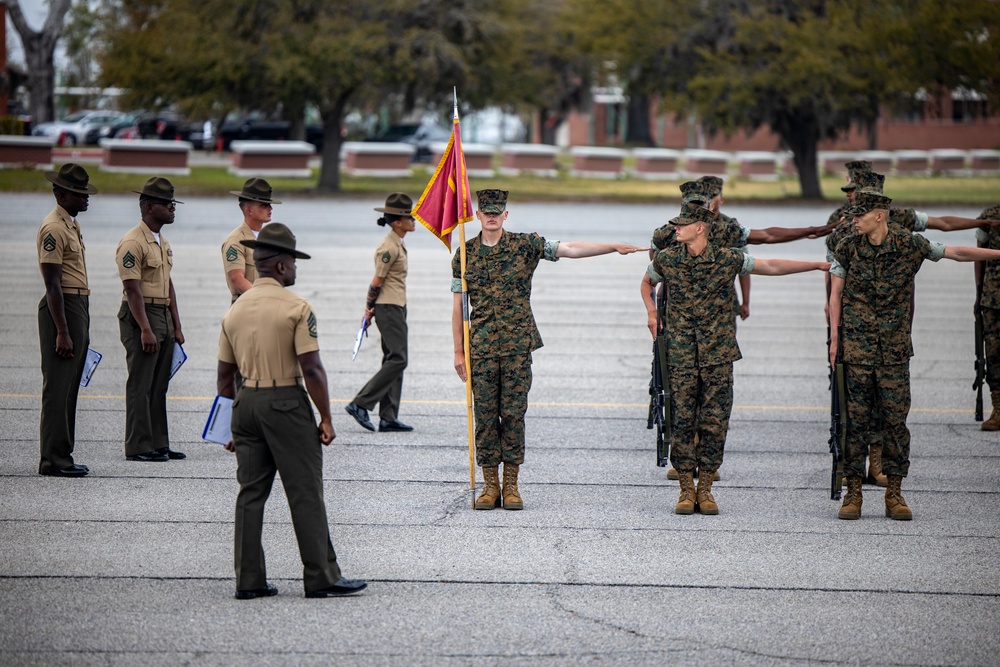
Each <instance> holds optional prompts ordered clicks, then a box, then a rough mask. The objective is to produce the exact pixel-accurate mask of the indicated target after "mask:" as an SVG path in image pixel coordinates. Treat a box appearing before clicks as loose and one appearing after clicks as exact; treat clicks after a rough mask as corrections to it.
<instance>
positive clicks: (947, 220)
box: [927, 215, 1000, 232]
mask: <svg viewBox="0 0 1000 667" xmlns="http://www.w3.org/2000/svg"><path fill="white" fill-rule="evenodd" d="M997 225H1000V220H979V219H978V218H958V217H955V216H953V215H943V216H941V217H940V218H935V217H933V216H928V217H927V227H928V228H929V229H939V230H941V231H942V232H956V231H959V230H961V229H975V228H976V227H995V226H997Z"/></svg>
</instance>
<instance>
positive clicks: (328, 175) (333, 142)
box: [316, 107, 343, 192]
mask: <svg viewBox="0 0 1000 667" xmlns="http://www.w3.org/2000/svg"><path fill="white" fill-rule="evenodd" d="M321 113H322V116H323V152H322V153H321V161H320V167H319V182H318V183H317V184H316V189H317V190H319V191H320V192H340V144H341V138H340V126H341V124H342V120H343V107H339V110H332V109H324V110H322V112H321Z"/></svg>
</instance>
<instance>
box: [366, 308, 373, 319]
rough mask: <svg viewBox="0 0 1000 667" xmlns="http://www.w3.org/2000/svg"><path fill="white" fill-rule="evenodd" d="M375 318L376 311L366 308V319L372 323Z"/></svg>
mask: <svg viewBox="0 0 1000 667" xmlns="http://www.w3.org/2000/svg"><path fill="white" fill-rule="evenodd" d="M374 317H375V309H374V308H367V307H366V308H365V319H367V320H368V321H369V322H371V321H372V319H374Z"/></svg>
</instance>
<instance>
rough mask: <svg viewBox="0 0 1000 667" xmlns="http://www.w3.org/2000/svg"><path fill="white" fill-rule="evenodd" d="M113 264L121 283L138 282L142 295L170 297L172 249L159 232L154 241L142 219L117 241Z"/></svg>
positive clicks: (159, 297)
mask: <svg viewBox="0 0 1000 667" xmlns="http://www.w3.org/2000/svg"><path fill="white" fill-rule="evenodd" d="M115 264H117V265H118V277H119V278H121V279H122V281H123V282H124V281H126V280H138V281H139V287H140V289H141V290H142V296H143V297H144V298H155V299H169V298H170V269H171V268H173V265H174V251H173V250H171V249H170V243H168V242H167V238H166V237H165V236H164V235H163V233H162V232H161V233H160V242H159V243H157V242H156V238H155V237H154V236H153V232H151V231H150V229H149V227H147V226H146V223H144V222H140V223H139V224H138V225H136V226H135V227H133V228H132V229H130V230H128V232H126V233H125V236H123V237H122V240H121V241H119V242H118V250H117V252H116V253H115ZM122 301H127V297H126V296H124V295H123V296H122Z"/></svg>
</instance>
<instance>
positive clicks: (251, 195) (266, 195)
mask: <svg viewBox="0 0 1000 667" xmlns="http://www.w3.org/2000/svg"><path fill="white" fill-rule="evenodd" d="M271 193H272V190H271V184H270V183H268V182H267V181H265V180H264V179H263V178H249V179H247V182H246V183H244V184H243V189H242V190H230V191H229V194H231V195H236V196H237V197H239V198H240V199H249V200H250V201H259V202H261V203H262V204H280V203H281V200H280V199H275V198H274V197H272V196H271Z"/></svg>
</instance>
